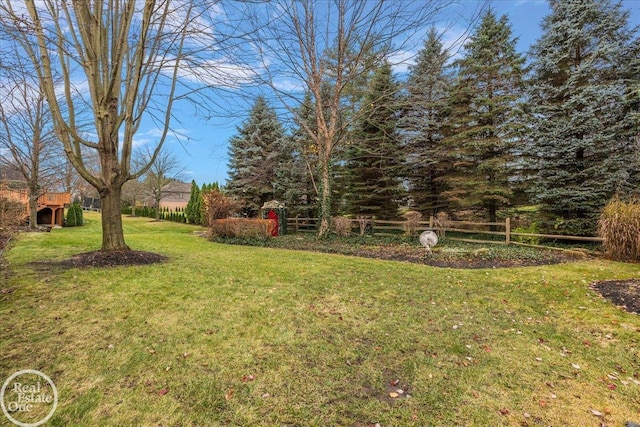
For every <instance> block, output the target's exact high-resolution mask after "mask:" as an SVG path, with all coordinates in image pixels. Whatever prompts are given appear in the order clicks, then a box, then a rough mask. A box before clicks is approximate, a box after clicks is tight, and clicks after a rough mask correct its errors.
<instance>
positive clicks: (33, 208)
mask: <svg viewBox="0 0 640 427" xmlns="http://www.w3.org/2000/svg"><path fill="white" fill-rule="evenodd" d="M52 215H53V213H52ZM29 228H30V229H31V230H35V229H36V228H38V183H33V182H30V183H29Z"/></svg>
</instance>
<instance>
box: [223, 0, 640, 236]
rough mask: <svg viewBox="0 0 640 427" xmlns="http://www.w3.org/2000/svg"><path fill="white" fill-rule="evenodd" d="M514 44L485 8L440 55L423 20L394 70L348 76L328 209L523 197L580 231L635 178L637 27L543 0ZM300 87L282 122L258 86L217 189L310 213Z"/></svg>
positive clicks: (309, 108)
mask: <svg viewBox="0 0 640 427" xmlns="http://www.w3.org/2000/svg"><path fill="white" fill-rule="evenodd" d="M550 8H551V13H550V14H549V15H548V16H546V17H545V18H544V20H543V22H542V25H541V28H542V36H541V37H540V38H539V39H538V40H537V41H536V43H535V44H534V45H533V46H532V47H531V49H530V52H529V56H528V58H527V57H526V56H525V55H523V54H521V53H519V52H518V51H517V49H516V42H517V39H516V38H514V37H513V35H512V29H511V25H510V23H509V20H508V18H507V17H506V16H502V17H498V16H496V15H495V14H494V12H493V11H492V10H489V11H487V12H486V13H485V14H484V15H483V16H482V19H481V21H480V23H479V25H478V26H477V28H476V29H475V30H474V32H473V34H472V35H471V36H470V38H469V40H468V41H467V43H466V44H465V45H464V50H463V52H462V54H461V56H460V57H459V58H458V59H455V60H452V57H451V53H450V52H448V51H447V50H446V49H445V48H444V46H443V43H442V41H441V35H439V34H438V33H437V32H436V30H435V29H433V30H432V31H431V32H430V33H429V34H428V37H427V38H426V40H425V43H424V47H423V49H422V50H421V52H420V53H419V55H418V57H417V61H416V64H415V65H414V66H413V67H411V69H410V72H409V75H408V76H407V78H406V79H404V81H403V82H400V81H398V80H397V79H396V78H395V77H394V76H393V73H392V67H391V65H390V64H389V63H388V62H384V63H382V64H377V65H376V66H373V67H372V69H371V70H370V71H369V72H368V73H366V74H365V75H364V78H363V79H362V81H358V82H354V83H353V85H352V87H350V88H349V93H348V96H346V97H345V99H344V102H343V109H342V112H341V114H342V117H341V119H342V120H349V121H350V122H352V123H353V125H352V126H351V127H350V130H349V132H348V133H347V134H346V135H342V136H341V138H344V139H345V140H344V143H343V144H341V147H342V148H341V152H340V153H337V154H338V156H336V159H337V160H336V161H335V162H334V164H333V165H332V167H333V168H332V174H333V176H332V178H333V180H334V186H333V188H334V191H335V195H334V200H336V201H337V203H334V209H335V210H336V213H341V214H353V215H369V216H375V217H377V218H380V219H391V218H394V217H396V216H397V215H398V211H399V207H401V206H407V207H411V208H412V209H415V210H418V211H420V212H422V213H423V214H435V213H437V212H438V211H441V210H446V211H449V212H453V211H456V210H472V211H476V212H477V213H479V214H482V215H484V217H485V218H486V219H487V220H489V221H492V222H493V221H496V219H497V214H498V211H499V210H500V209H503V208H505V207H508V206H517V205H527V204H536V205H539V206H540V212H541V214H542V217H543V218H544V219H545V221H546V226H545V227H544V228H546V229H550V228H555V229H557V230H560V231H564V232H566V233H569V234H590V233H592V232H593V231H594V228H595V225H596V218H597V216H598V214H599V212H600V210H601V209H602V207H603V206H604V205H605V204H606V203H607V201H608V200H609V199H610V198H611V197H612V196H613V195H614V194H623V195H624V194H629V193H632V192H634V191H637V190H638V188H639V184H640V39H639V38H638V28H630V26H629V12H628V11H626V10H624V9H623V8H622V6H621V4H620V3H613V2H611V1H610V0H605V1H601V0H584V1H580V2H569V1H551V2H550ZM314 108H315V107H314V106H313V105H312V103H311V102H310V97H308V96H307V98H306V100H305V102H303V103H302V104H301V105H300V107H299V109H298V111H297V114H296V119H297V123H296V125H295V126H293V128H292V129H291V131H290V132H286V131H285V129H284V126H283V124H282V123H281V122H280V121H279V119H278V117H277V114H276V112H275V110H274V108H272V107H271V106H270V105H269V104H268V103H267V102H266V100H265V99H264V98H262V97H259V98H257V99H256V101H255V104H254V105H253V108H252V109H251V111H250V113H249V117H248V118H247V119H246V121H245V122H243V123H242V125H241V126H239V127H238V130H237V135H236V136H234V137H233V138H232V139H231V140H230V144H229V145H230V149H229V156H230V162H229V176H230V179H229V181H228V182H227V186H226V191H227V192H228V193H230V194H231V195H233V196H235V197H236V198H238V199H240V200H242V201H243V202H244V203H245V205H246V207H247V209H248V210H250V211H257V209H259V208H260V206H261V205H262V204H263V203H264V202H265V201H268V200H270V199H279V200H283V201H285V202H286V203H287V205H288V207H289V211H290V213H291V214H292V215H309V216H313V214H314V212H315V209H316V206H315V203H316V195H317V188H316V182H317V175H316V173H317V172H316V167H315V165H316V160H317V154H318V153H317V150H316V146H315V144H314V142H313V141H312V140H310V139H309V138H308V136H307V133H306V132H305V131H304V127H305V126H307V127H313V126H314V114H313V111H314V110H313V109H314Z"/></svg>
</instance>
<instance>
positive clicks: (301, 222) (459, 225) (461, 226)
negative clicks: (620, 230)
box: [287, 217, 603, 247]
mask: <svg viewBox="0 0 640 427" xmlns="http://www.w3.org/2000/svg"><path fill="white" fill-rule="evenodd" d="M319 221H320V219H319V218H298V217H296V218H287V226H288V228H289V230H292V231H295V232H296V233H298V232H315V231H316V230H317V226H318V223H319ZM349 221H351V227H352V229H354V228H355V229H359V228H360V227H361V222H362V221H363V220H359V219H350V218H349ZM365 221H367V225H368V227H369V232H370V233H372V234H377V235H385V234H388V233H386V232H388V231H403V232H406V231H407V230H408V229H409V227H410V225H409V222H408V221H386V220H375V219H367V220H365ZM413 226H414V227H415V228H414V231H415V232H421V231H425V230H434V231H441V232H445V233H446V232H455V233H467V234H483V235H493V236H503V237H504V239H502V240H480V239H470V238H461V237H450V239H451V240H458V241H465V242H477V243H492V244H507V245H509V244H515V245H519V246H531V247H549V246H541V245H538V244H529V243H525V242H520V241H514V240H513V237H528V238H537V239H549V240H565V241H576V242H591V243H602V241H603V239H602V238H601V237H595V236H593V237H590V236H570V235H565V234H537V233H518V232H513V231H512V227H511V218H506V219H505V221H504V222H477V221H447V224H446V226H444V227H443V226H440V227H438V226H437V223H436V220H435V218H434V217H430V218H429V221H417V222H415V223H414V224H413ZM496 229H497V230H496Z"/></svg>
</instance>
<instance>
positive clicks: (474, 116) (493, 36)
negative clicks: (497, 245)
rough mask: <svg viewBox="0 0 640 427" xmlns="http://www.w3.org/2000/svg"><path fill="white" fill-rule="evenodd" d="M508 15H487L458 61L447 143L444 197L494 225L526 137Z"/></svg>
mask: <svg viewBox="0 0 640 427" xmlns="http://www.w3.org/2000/svg"><path fill="white" fill-rule="evenodd" d="M516 41H517V40H516V39H515V38H512V36H511V26H510V24H509V22H508V19H507V17H506V16H502V17H501V18H500V19H497V18H496V16H495V14H494V13H493V11H492V10H489V11H487V12H486V13H485V14H484V16H483V17H482V20H481V22H480V25H479V26H478V28H477V29H476V30H475V32H474V34H473V35H472V36H471V38H470V40H469V42H468V43H467V44H466V45H465V53H464V57H463V58H462V59H459V60H458V61H456V62H455V66H456V67H457V71H458V74H457V77H456V81H455V83H454V86H453V88H452V94H451V105H450V108H451V112H450V116H449V119H448V121H447V125H448V126H449V129H447V133H448V134H449V136H447V138H445V140H444V143H445V145H446V148H447V150H448V155H449V156H451V160H452V162H453V163H452V169H451V170H450V171H449V172H447V174H446V176H445V177H444V180H445V182H446V184H447V185H448V187H449V188H448V190H447V191H446V192H445V193H444V195H445V196H446V197H448V198H449V200H451V201H452V202H454V203H456V204H458V205H459V206H460V207H470V208H475V209H483V210H484V211H485V212H486V213H487V215H488V220H489V221H490V222H495V221H496V219H497V211H498V209H499V208H500V207H502V206H505V205H508V204H509V203H510V201H511V198H512V191H511V189H510V182H509V180H510V177H511V174H512V168H513V166H514V148H515V146H516V142H517V141H518V140H519V139H520V137H521V135H522V133H523V130H524V129H523V125H522V120H521V109H520V108H519V104H518V103H519V102H520V101H521V97H522V95H523V65H524V58H523V57H522V55H520V54H519V53H518V52H517V51H516Z"/></svg>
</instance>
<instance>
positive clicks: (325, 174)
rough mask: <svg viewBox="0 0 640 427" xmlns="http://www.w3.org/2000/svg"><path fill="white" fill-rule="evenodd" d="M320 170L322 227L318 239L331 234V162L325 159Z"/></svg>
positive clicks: (319, 229)
mask: <svg viewBox="0 0 640 427" xmlns="http://www.w3.org/2000/svg"><path fill="white" fill-rule="evenodd" d="M320 168H321V171H320V187H321V189H320V227H318V237H319V238H324V237H326V236H327V234H329V226H330V221H331V173H330V171H329V161H328V160H327V159H324V161H322V162H321V165H320Z"/></svg>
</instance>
